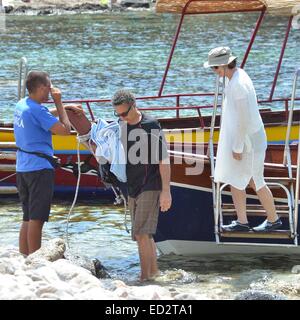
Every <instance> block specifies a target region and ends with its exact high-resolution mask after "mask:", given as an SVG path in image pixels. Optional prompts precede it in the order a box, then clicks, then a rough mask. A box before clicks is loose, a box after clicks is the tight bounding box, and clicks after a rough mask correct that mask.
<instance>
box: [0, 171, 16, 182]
mask: <svg viewBox="0 0 300 320" xmlns="http://www.w3.org/2000/svg"><path fill="white" fill-rule="evenodd" d="M16 174H17V173H16V172H15V173H13V174H11V175H9V176H8V177H5V178H3V179H1V180H0V182H2V181H4V180H6V179H9V178H11V177H13V176H15V175H16Z"/></svg>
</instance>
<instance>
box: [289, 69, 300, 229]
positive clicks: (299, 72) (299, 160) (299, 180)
mask: <svg viewBox="0 0 300 320" xmlns="http://www.w3.org/2000/svg"><path fill="white" fill-rule="evenodd" d="M299 75H300V69H298V70H297V71H296V72H295V76H294V83H293V90H292V99H291V105H292V108H294V106H295V96H296V90H297V81H298V77H299ZM299 166H300V130H299V136H298V154H297V171H296V190H295V199H294V201H295V202H294V203H295V210H294V222H295V225H294V227H295V233H296V232H297V226H298V212H299V204H298V202H299V184H300V168H299Z"/></svg>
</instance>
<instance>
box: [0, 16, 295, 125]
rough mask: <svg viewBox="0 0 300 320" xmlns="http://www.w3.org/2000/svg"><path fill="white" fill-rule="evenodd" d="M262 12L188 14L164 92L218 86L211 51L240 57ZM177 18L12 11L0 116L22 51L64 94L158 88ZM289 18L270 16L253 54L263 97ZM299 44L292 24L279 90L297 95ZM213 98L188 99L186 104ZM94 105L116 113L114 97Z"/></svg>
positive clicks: (0, 61) (10, 102)
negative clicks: (224, 49) (222, 48)
mask: <svg viewBox="0 0 300 320" xmlns="http://www.w3.org/2000/svg"><path fill="white" fill-rule="evenodd" d="M256 19H257V14H244V15H235V16H232V17H231V16H229V15H210V16H190V17H186V20H185V23H184V26H183V33H182V34H181V37H180V39H179V42H178V47H177V49H176V51H175V55H174V60H173V62H172V65H171V69H170V72H169V77H168V79H167V82H166V86H165V90H164V93H166V94H168V93H183V92H188V93H197V92H206V91H213V89H214V83H215V82H214V76H213V75H212V73H211V72H210V70H205V69H204V68H203V67H202V63H203V62H204V61H205V60H206V56H207V52H208V51H209V50H210V49H211V48H213V47H216V46H219V45H229V46H230V47H231V48H232V50H233V52H234V54H236V55H237V56H238V57H241V59H240V61H241V60H242V56H243V52H244V51H245V50H246V46H247V43H248V40H249V38H250V33H251V30H252V28H253V26H254V24H255V21H256ZM178 21H179V16H178V15H161V14H155V13H151V12H147V11H145V12H126V13H105V14H101V15H69V16H41V17H37V16H7V17H6V32H5V33H2V34H0V65H1V68H0V93H1V94H0V119H1V120H5V121H10V120H12V114H13V108H14V105H15V103H16V100H17V78H18V63H19V59H20V58H21V57H22V56H26V57H27V59H28V61H29V67H30V69H43V70H46V71H48V72H49V73H50V74H51V76H52V78H53V83H54V84H55V85H56V86H58V87H60V88H61V89H62V91H63V98H64V99H100V98H110V97H111V96H112V94H113V93H114V92H115V91H116V90H117V89H119V88H122V87H126V88H128V89H131V90H133V91H134V92H135V94H136V95H137V96H144V95H147V96H149V95H157V94H158V90H159V87H160V84H161V80H162V76H163V73H164V68H165V65H166V61H167V58H168V54H169V51H170V48H171V44H172V40H173V36H174V33H175V30H176V26H177V23H178ZM286 24H287V21H286V19H282V18H277V17H267V18H266V20H265V21H264V24H263V27H262V28H261V30H260V32H259V34H258V36H257V39H256V42H255V44H254V46H253V51H252V53H251V54H250V56H249V63H248V64H247V66H246V71H247V72H248V73H249V74H250V76H251V77H252V79H253V81H254V84H255V86H256V88H257V93H258V97H259V98H266V97H268V95H269V91H270V86H271V83H272V79H273V75H274V72H275V70H276V64H275V62H276V59H277V58H278V57H279V54H280V48H281V44H282V39H283V35H284V31H285V26H286ZM299 43H300V32H299V30H295V29H293V30H292V31H291V36H290V40H289V43H288V48H287V51H286V55H285V58H284V61H283V65H282V71H281V73H280V76H279V79H278V89H277V90H276V92H275V96H290V94H291V84H292V76H293V72H294V70H295V68H296V67H297V66H298V67H299V66H300V55H299ZM210 101H211V100H205V99H204V100H200V99H193V100H192V99H183V100H182V103H183V104H185V105H186V104H200V103H203V102H210ZM174 104H175V101H174V100H173V99H166V100H164V101H163V103H162V104H159V103H158V102H145V103H140V106H142V107H146V106H154V105H155V106H158V105H164V106H172V105H174ZM92 106H93V108H94V110H95V113H96V115H98V116H104V117H106V118H111V117H112V112H111V108H110V105H109V103H105V104H94V105H92ZM278 107H282V105H279V106H278ZM193 112H195V111H189V112H188V113H189V114H193ZM172 114H173V113H170V112H168V114H167V113H166V112H161V113H160V114H159V115H160V116H165V115H172ZM182 114H184V112H183V113H182Z"/></svg>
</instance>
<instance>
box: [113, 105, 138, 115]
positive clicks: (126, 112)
mask: <svg viewBox="0 0 300 320" xmlns="http://www.w3.org/2000/svg"><path fill="white" fill-rule="evenodd" d="M133 106H134V104H132V105H131V106H130V107H129V108H128V109H127V111H125V112H122V113H117V112H116V111H114V115H115V116H116V117H119V118H120V117H123V118H124V117H127V115H128V113H129V111H130V110H131V108H132V107H133Z"/></svg>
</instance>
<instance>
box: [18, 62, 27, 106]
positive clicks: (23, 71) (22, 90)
mask: <svg viewBox="0 0 300 320" xmlns="http://www.w3.org/2000/svg"><path fill="white" fill-rule="evenodd" d="M27 73H28V63H27V59H26V58H25V57H22V58H21V59H20V63H19V79H18V101H19V100H20V99H22V98H24V97H25V94H26V81H25V79H26V77H27Z"/></svg>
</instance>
